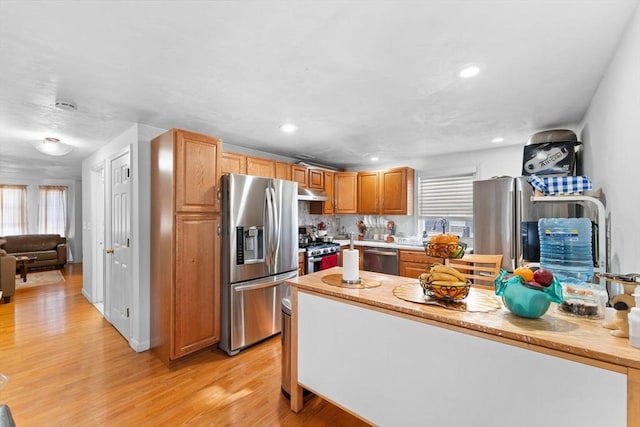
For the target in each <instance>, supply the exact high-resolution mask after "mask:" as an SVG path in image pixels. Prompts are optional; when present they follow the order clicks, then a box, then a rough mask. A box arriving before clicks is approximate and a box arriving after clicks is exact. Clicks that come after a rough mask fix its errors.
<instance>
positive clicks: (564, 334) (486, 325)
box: [288, 267, 640, 372]
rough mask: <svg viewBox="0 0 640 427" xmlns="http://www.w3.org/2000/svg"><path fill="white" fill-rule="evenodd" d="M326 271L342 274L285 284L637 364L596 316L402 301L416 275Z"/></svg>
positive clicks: (589, 357)
mask: <svg viewBox="0 0 640 427" xmlns="http://www.w3.org/2000/svg"><path fill="white" fill-rule="evenodd" d="M331 274H334V275H335V274H342V268H341V267H334V268H332V269H329V270H324V271H319V272H317V273H312V274H308V275H305V276H301V277H298V278H295V279H292V280H290V281H288V284H289V285H291V286H294V287H297V288H298V289H299V290H301V291H307V292H311V293H316V294H321V295H324V296H327V297H332V298H336V299H341V300H346V301H348V302H352V303H356V304H361V305H364V306H366V307H367V308H370V309H372V310H377V311H385V312H391V314H393V313H395V314H397V315H401V316H403V317H407V316H411V317H414V318H419V319H417V320H420V321H423V322H426V323H431V324H433V325H435V326H440V327H444V328H448V329H454V330H457V331H459V332H463V333H468V334H471V335H478V336H481V337H485V338H489V339H494V340H497V341H502V342H505V343H511V344H513V345H518V346H521V347H525V348H526V347H532V349H534V348H533V346H536V347H542V348H543V349H548V350H547V351H549V350H550V353H555V354H556V355H558V356H560V357H566V358H570V359H575V360H579V361H582V362H584V363H588V364H595V365H598V362H605V363H608V364H613V365H616V366H617V367H619V369H620V371H621V372H626V369H627V368H634V369H640V349H639V348H635V347H632V346H631V345H630V344H629V341H628V340H627V339H626V338H616V337H613V336H612V335H611V334H610V331H609V330H608V329H605V328H603V327H602V326H601V324H602V320H601V319H599V320H591V319H583V318H578V317H573V316H570V315H565V314H561V313H558V312H557V307H556V305H555V304H552V305H551V307H549V310H548V311H547V313H546V314H545V315H543V316H542V317H540V318H538V319H526V318H521V317H518V316H515V315H514V314H512V313H511V312H510V311H509V310H508V309H507V308H506V307H504V306H502V307H501V308H500V309H499V310H497V311H493V312H488V313H470V312H460V311H453V310H449V309H446V308H443V307H439V306H433V305H425V304H419V303H413V302H409V301H405V300H402V299H400V298H398V297H396V296H394V295H393V289H394V288H395V287H396V286H398V285H402V284H407V283H415V284H417V283H418V280H417V279H411V278H406V277H399V276H391V275H386V274H381V273H373V272H366V271H361V272H360V275H361V277H362V278H363V279H368V280H370V281H379V282H380V286H379V287H374V288H365V289H353V288H347V287H341V286H334V285H329V284H326V283H324V282H323V281H322V277H323V276H325V275H331ZM472 291H477V292H484V293H486V294H487V295H495V294H494V291H493V289H479V288H474V289H472ZM611 368H612V367H611V366H609V369H611ZM613 368H614V370H617V369H616V368H615V367H613Z"/></svg>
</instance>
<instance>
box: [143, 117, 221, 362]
mask: <svg viewBox="0 0 640 427" xmlns="http://www.w3.org/2000/svg"><path fill="white" fill-rule="evenodd" d="M221 149H222V141H221V140H220V139H217V138H213V137H209V136H206V135H200V134H196V133H193V132H187V131H183V130H178V129H172V130H170V131H168V132H165V133H164V134H162V135H160V136H158V137H157V138H155V139H154V140H153V141H152V142H151V233H150V235H151V260H150V264H151V289H150V291H151V292H150V293H151V301H150V303H151V306H150V308H151V310H150V312H151V350H152V352H153V353H154V354H156V355H157V356H158V357H159V358H160V359H161V360H162V361H163V362H164V363H165V364H166V365H167V366H171V364H172V362H174V361H175V360H177V359H179V358H181V357H183V356H186V355H188V354H190V353H193V352H195V351H197V350H200V349H202V348H206V347H209V346H212V345H215V344H216V343H218V342H219V341H220V315H221V314H220V307H221V305H220V198H219V194H220V193H219V185H220V174H221V171H220V164H221Z"/></svg>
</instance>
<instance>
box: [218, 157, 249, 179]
mask: <svg viewBox="0 0 640 427" xmlns="http://www.w3.org/2000/svg"><path fill="white" fill-rule="evenodd" d="M246 161H247V160H246V158H245V156H244V155H242V154H237V153H224V152H223V153H222V174H225V173H241V174H243V175H244V174H246V173H247V164H246Z"/></svg>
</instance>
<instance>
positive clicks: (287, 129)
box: [280, 123, 298, 133]
mask: <svg viewBox="0 0 640 427" xmlns="http://www.w3.org/2000/svg"><path fill="white" fill-rule="evenodd" d="M297 129H298V127H297V126H296V125H294V124H293V123H285V124H283V125H282V126H280V130H281V131H282V132H284V133H293V132H295V131H296V130H297Z"/></svg>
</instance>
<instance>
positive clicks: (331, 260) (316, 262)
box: [307, 252, 340, 274]
mask: <svg viewBox="0 0 640 427" xmlns="http://www.w3.org/2000/svg"><path fill="white" fill-rule="evenodd" d="M339 262H340V255H339V252H334V253H332V254H322V255H316V256H310V255H307V274H309V273H315V272H316V271H321V270H328V269H329V268H332V267H335V266H337V265H338V264H339Z"/></svg>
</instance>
